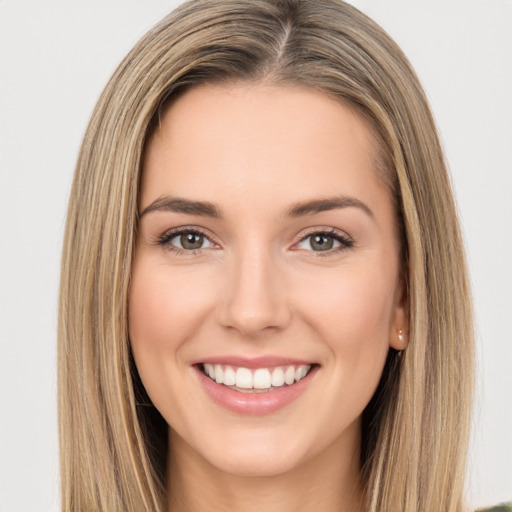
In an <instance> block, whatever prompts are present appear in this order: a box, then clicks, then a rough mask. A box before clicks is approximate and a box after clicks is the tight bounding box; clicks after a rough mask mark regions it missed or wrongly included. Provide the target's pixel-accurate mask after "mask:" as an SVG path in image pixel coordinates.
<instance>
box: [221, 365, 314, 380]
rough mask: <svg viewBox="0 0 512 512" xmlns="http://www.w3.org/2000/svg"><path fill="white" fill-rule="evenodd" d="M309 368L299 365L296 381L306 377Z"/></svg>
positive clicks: (296, 371)
mask: <svg viewBox="0 0 512 512" xmlns="http://www.w3.org/2000/svg"><path fill="white" fill-rule="evenodd" d="M306 373H307V370H306V367H305V366H299V367H298V368H297V369H296V370H295V381H296V382H299V380H300V379H302V378H304V377H305V376H306ZM215 375H217V372H215Z"/></svg>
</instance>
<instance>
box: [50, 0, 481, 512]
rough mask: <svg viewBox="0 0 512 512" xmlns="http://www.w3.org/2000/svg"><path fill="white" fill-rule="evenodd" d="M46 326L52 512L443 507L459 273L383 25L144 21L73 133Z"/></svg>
mask: <svg viewBox="0 0 512 512" xmlns="http://www.w3.org/2000/svg"><path fill="white" fill-rule="evenodd" d="M59 336H60V349H59V350H60V356H59V357H60V371H59V379H60V387H59V389H60V416H61V423H60V425H61V454H62V455H61V459H62V486H63V508H64V509H65V510H67V509H70V510H109V511H110V510H112V511H114V510H172V511H174V510H222V509H229V510H272V508H271V507H272V506H273V507H274V508H276V509H278V510H288V509H292V507H293V509H294V510H301V509H302V510H313V509H314V510H340V511H342V510H365V511H366V510H368V511H397V510H404V511H423V510H425V511H427V510H446V511H448V510H450V511H452V510H463V479H464V472H465V456H466V449H467V441H468V430H469V413H470V404H471V396H472V387H473V337H472V323H471V308H470V304H469V289H468V284H467V277H466V270H465V264H464V255H463V249H462V243H461V237H460V233H459V228H458V224H457V219H456V213H455V209H454V205H453V199H452V195H451V192H450V185H449V180H448V177H447V174H446V170H445V164H444V161H443V155H442V151H441V148H440V145H439V141H438V138H437V135H436V131H435V126H434V123H433V120H432V116H431V114H430V111H429V108H428V105H427V102H426V99H425V97H424V94H423V92H422V90H421V87H420V85H419V83H418V81H417V78H416V76H415V74H414V72H413V71H412V69H411V67H410V65H409V64H408V62H407V60H406V58H405V57H404V55H403V54H402V52H401V51H400V49H399V48H398V47H397V46H396V44H394V43H393V42H392V41H391V40H390V38H389V37H388V36H387V35H386V34H385V33H384V32H383V31H382V30H381V29H380V28H379V27H378V26H376V25H375V23H373V22H372V21H371V20H369V19H368V18H366V17H365V16H364V15H362V14H361V13H360V12H358V11H357V10H356V9H354V8H353V7H350V6H348V5H346V4H344V3H342V2H339V1H336V0H323V1H320V2H317V1H315V2H312V1H311V2H307V1H306V2H301V1H296V0H289V1H280V2H276V1H256V2H255V1H253V0H251V1H249V0H247V1H199V2H198V1H195V2H190V3H186V4H184V5H183V6H181V7H180V8H179V9H177V10H176V11H175V12H174V13H172V14H171V15H170V16H169V17H168V18H166V19H164V20H163V21H162V22H161V23H160V24H159V25H158V26H157V27H155V29H153V30H152V31H150V32H149V33H148V34H147V35H146V36H145V37H144V38H143V39H142V40H141V41H140V42H139V43H138V44H137V46H136V47H135V48H134V49H133V51H132V52H131V53H130V54H129V55H128V56H127V57H126V59H125V60H124V61H123V62H122V63H121V65H120V66H119V68H118V70H117V71H116V72H115V74H114V76H113V77H112V79H111V81H110V82H109V84H108V85H107V87H106V89H105V91H104V93H103V95H102V97H101V98H100V101H99V103H98V105H97V107H96V110H95V112H94V114H93V116H92V119H91V122H90V125H89V128H88V130H87V133H86V135H85V138H84V143H83V146H82V150H81V153H80V157H79V161H78V165H77V171H76V175H75V181H74V185H73V190H72V195H71V199H70V207H69V214H68V223H67V231H66V240H65V247H64V257H63V271H62V284H61V309H60V335H59ZM301 507H302V508H301Z"/></svg>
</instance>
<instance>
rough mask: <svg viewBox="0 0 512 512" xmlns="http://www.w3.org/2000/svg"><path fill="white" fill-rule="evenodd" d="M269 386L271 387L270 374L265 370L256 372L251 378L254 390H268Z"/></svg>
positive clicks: (261, 369)
mask: <svg viewBox="0 0 512 512" xmlns="http://www.w3.org/2000/svg"><path fill="white" fill-rule="evenodd" d="M270 386H272V379H271V377H270V372H269V371H268V370H267V369H266V368H260V369H258V370H256V371H255V372H254V375H253V377H252V387H253V388H254V389H268V388H269V387H270Z"/></svg>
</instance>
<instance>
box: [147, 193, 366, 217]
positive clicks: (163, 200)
mask: <svg viewBox="0 0 512 512" xmlns="http://www.w3.org/2000/svg"><path fill="white" fill-rule="evenodd" d="M349 207H354V208H359V209H360V210H362V211H364V212H365V213H366V214H367V215H368V216H370V217H371V218H374V214H373V211H372V210H371V209H370V208H369V207H368V206H367V205H366V204H365V203H363V202H362V201H360V200H359V199H356V198H355V197H350V196H344V195H338V196H332V197H327V198H322V199H311V200H308V201H299V202H297V203H294V204H293V205H292V206H291V207H289V208H288V209H287V210H285V212H284V214H283V216H284V217H294V218H296V217H303V216H306V215H314V214H316V213H320V212H325V211H329V210H336V209H338V208H349ZM155 211H164V212H176V213H186V214H189V215H199V216H201V217H212V218H215V219H220V218H222V217H223V215H222V210H221V208H220V207H219V206H218V205H217V204H215V203H211V202H209V201H192V200H190V199H185V198H182V197H171V196H162V197H159V198H158V199H156V200H155V201H153V202H152V203H151V204H150V205H149V206H147V207H146V208H144V210H143V211H142V212H141V213H140V215H139V219H140V218H142V217H143V216H144V215H146V214H148V213H150V212H155Z"/></svg>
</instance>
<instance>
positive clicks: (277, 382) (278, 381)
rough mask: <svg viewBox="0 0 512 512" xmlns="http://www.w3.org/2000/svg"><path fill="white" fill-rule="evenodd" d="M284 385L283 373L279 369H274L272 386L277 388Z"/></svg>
mask: <svg viewBox="0 0 512 512" xmlns="http://www.w3.org/2000/svg"><path fill="white" fill-rule="evenodd" d="M283 384H284V372H283V369H282V368H281V367H279V366H278V367H277V368H274V371H273V372H272V386H274V387H276V388H277V387H279V386H282V385H283Z"/></svg>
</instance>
